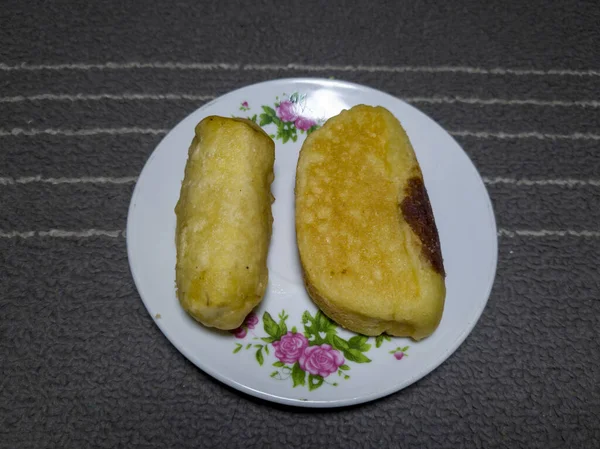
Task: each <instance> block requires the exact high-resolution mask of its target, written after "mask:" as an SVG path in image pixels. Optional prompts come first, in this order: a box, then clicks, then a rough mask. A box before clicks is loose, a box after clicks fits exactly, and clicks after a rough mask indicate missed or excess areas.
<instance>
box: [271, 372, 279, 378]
mask: <svg viewBox="0 0 600 449" xmlns="http://www.w3.org/2000/svg"><path fill="white" fill-rule="evenodd" d="M277 374H279V371H273V372H272V373H271V377H275V376H277Z"/></svg>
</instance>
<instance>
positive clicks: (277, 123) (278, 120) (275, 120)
mask: <svg viewBox="0 0 600 449" xmlns="http://www.w3.org/2000/svg"><path fill="white" fill-rule="evenodd" d="M271 120H273V123H275V124H276V125H277V126H278V127H281V126H283V122H282V121H281V120H280V119H279V117H277V116H276V115H274V116H273V117H271Z"/></svg>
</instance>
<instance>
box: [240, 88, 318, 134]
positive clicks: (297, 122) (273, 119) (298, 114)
mask: <svg viewBox="0 0 600 449" xmlns="http://www.w3.org/2000/svg"><path fill="white" fill-rule="evenodd" d="M251 109H252V108H251V107H250V106H249V105H248V102H247V101H242V103H241V104H240V110H241V111H245V112H247V111H250V110H251ZM261 110H262V112H261V113H257V114H254V115H252V116H249V117H246V118H248V119H249V120H252V121H253V122H254V123H256V124H257V125H259V126H262V127H263V128H264V127H265V126H268V125H274V126H275V127H276V133H275V134H269V135H270V136H271V138H272V139H275V140H281V142H282V143H287V142H288V141H290V140H291V141H292V142H296V141H297V140H298V132H299V133H300V134H304V133H306V134H307V135H308V134H310V133H312V132H313V131H315V130H316V129H318V128H319V127H320V126H321V125H322V124H323V123H322V122H323V121H322V120H313V119H312V118H310V117H308V115H307V114H306V95H305V94H299V93H298V92H294V93H293V94H291V95H289V96H288V95H287V94H285V93H284V94H283V95H282V96H281V98H280V97H278V96H277V97H275V102H274V103H273V107H271V106H269V105H263V106H261Z"/></svg>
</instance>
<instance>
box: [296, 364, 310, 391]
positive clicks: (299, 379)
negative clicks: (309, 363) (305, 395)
mask: <svg viewBox="0 0 600 449" xmlns="http://www.w3.org/2000/svg"><path fill="white" fill-rule="evenodd" d="M305 378H306V373H305V372H304V370H303V369H302V368H300V364H299V363H298V362H296V363H294V366H293V367H292V381H293V382H294V388H295V387H297V386H298V385H305V384H306V381H305ZM309 380H310V378H309Z"/></svg>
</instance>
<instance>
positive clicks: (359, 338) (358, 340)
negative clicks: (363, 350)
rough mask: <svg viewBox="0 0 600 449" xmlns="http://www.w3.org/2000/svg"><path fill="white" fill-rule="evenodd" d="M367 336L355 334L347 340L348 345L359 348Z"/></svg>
mask: <svg viewBox="0 0 600 449" xmlns="http://www.w3.org/2000/svg"><path fill="white" fill-rule="evenodd" d="M368 339H369V338H368V337H365V336H364V335H356V336H354V337H352V338H351V339H350V340H348V346H350V347H351V348H354V349H360V347H361V346H362V345H364V344H365V343H366V342H367V340H368Z"/></svg>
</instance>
